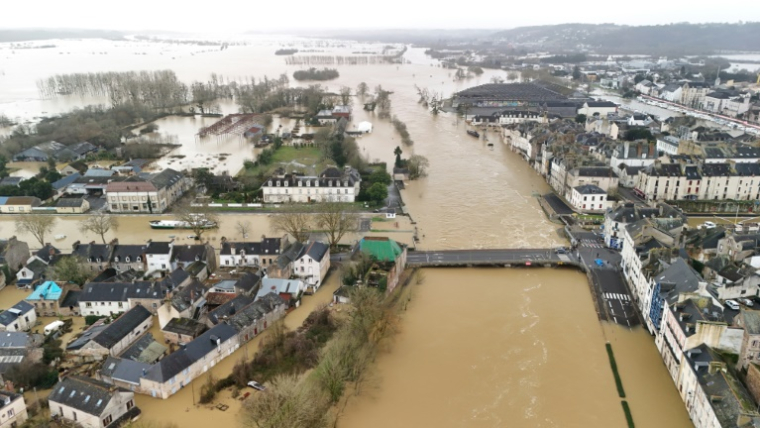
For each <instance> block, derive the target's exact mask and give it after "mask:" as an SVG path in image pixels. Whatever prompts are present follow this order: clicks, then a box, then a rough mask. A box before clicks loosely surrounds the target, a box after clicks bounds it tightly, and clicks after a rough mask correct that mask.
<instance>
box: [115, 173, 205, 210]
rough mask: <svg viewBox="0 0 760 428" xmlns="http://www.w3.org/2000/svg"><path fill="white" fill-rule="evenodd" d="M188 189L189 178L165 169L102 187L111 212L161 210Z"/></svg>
mask: <svg viewBox="0 0 760 428" xmlns="http://www.w3.org/2000/svg"><path fill="white" fill-rule="evenodd" d="M189 188H190V181H189V180H187V179H185V177H184V176H183V175H182V174H180V173H179V172H177V171H175V170H173V169H171V168H169V169H165V170H163V171H162V172H160V173H158V174H156V175H154V176H152V177H150V178H149V179H147V180H146V179H143V178H140V177H139V176H132V177H129V178H128V179H126V180H124V181H113V182H110V183H108V185H107V186H106V192H105V193H106V195H107V196H108V208H109V210H110V211H111V212H115V213H129V212H134V213H162V212H164V211H166V209H167V208H169V207H170V206H171V205H172V204H173V203H174V202H175V201H176V200H177V199H179V198H180V197H181V196H182V195H183V194H184V193H185V192H186V191H187V190H188V189H189Z"/></svg>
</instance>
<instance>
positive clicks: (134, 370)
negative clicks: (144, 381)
mask: <svg viewBox="0 0 760 428" xmlns="http://www.w3.org/2000/svg"><path fill="white" fill-rule="evenodd" d="M150 367H151V365H150V364H146V363H141V362H139V361H134V360H128V359H124V358H117V357H111V356H109V357H108V358H106V361H105V362H104V363H103V367H102V368H101V369H100V374H101V376H104V377H110V378H112V379H116V380H121V381H124V382H129V383H131V384H134V385H139V384H140V377H142V375H143V370H145V371H146V372H147V370H148V369H149V368H150Z"/></svg>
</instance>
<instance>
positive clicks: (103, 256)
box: [59, 199, 113, 263]
mask: <svg viewBox="0 0 760 428" xmlns="http://www.w3.org/2000/svg"><path fill="white" fill-rule="evenodd" d="M59 200H60V199H59ZM112 249H113V247H111V245H109V244H96V243H94V242H92V243H89V244H80V243H79V242H76V243H75V244H74V245H73V248H72V251H71V254H72V255H75V256H78V257H82V258H84V259H85V260H87V261H88V262H98V260H100V261H101V262H105V263H107V262H108V261H109V260H110V259H111V250H112Z"/></svg>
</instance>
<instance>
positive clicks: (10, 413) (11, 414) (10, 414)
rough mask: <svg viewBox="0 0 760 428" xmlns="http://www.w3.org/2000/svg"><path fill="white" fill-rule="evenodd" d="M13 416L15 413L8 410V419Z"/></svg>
mask: <svg viewBox="0 0 760 428" xmlns="http://www.w3.org/2000/svg"><path fill="white" fill-rule="evenodd" d="M15 414H16V412H15V411H14V410H13V409H8V417H9V418H10V417H12V416H13V415H15Z"/></svg>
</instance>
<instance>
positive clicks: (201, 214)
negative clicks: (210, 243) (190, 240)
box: [175, 204, 219, 240]
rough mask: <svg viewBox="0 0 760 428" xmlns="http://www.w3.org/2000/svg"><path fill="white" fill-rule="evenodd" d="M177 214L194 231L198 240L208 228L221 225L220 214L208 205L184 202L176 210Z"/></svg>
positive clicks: (178, 218)
mask: <svg viewBox="0 0 760 428" xmlns="http://www.w3.org/2000/svg"><path fill="white" fill-rule="evenodd" d="M175 216H176V218H177V220H178V221H181V222H183V223H185V224H186V228H187V229H190V230H192V231H193V234H195V239H196V240H200V239H201V236H202V235H203V234H204V233H205V232H206V231H207V230H209V229H212V228H217V227H219V215H218V214H217V213H216V211H213V210H212V209H210V208H209V207H207V206H192V205H190V204H184V205H181V206H179V207H178V208H177V209H176V210H175Z"/></svg>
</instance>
